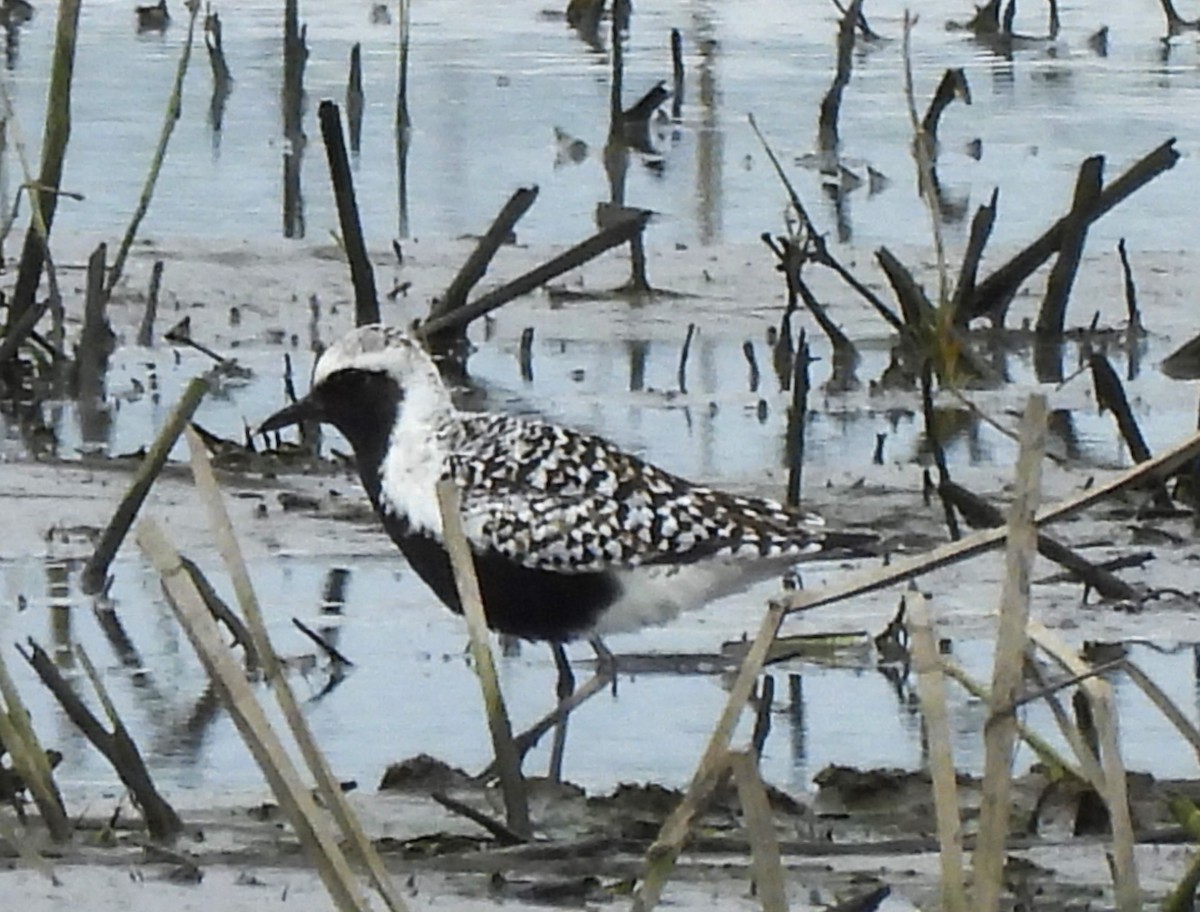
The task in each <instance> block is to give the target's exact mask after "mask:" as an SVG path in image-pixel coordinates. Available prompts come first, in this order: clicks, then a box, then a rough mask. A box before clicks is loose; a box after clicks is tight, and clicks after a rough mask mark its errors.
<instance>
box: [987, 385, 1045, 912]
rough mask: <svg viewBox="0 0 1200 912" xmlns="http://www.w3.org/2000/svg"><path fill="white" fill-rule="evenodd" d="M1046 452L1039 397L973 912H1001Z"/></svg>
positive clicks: (994, 703) (1014, 546)
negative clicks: (1016, 706) (1017, 713)
mask: <svg viewBox="0 0 1200 912" xmlns="http://www.w3.org/2000/svg"><path fill="white" fill-rule="evenodd" d="M1045 449H1046V397H1045V396H1042V395H1040V394H1034V395H1032V396H1030V397H1029V400H1028V402H1027V403H1026V405H1025V414H1024V417H1023V418H1022V419H1021V449H1020V454H1019V455H1018V457H1017V473H1016V496H1015V497H1014V498H1013V502H1012V506H1011V508H1010V509H1009V514H1008V530H1007V531H1008V548H1007V551H1006V554H1005V573H1004V588H1003V591H1002V593H1001V596H1000V627H999V632H998V634H997V638H996V658H995V665H994V667H993V669H992V688H991V699H990V700H989V701H988V718H987V722H986V723H985V725H984V762H983V797H982V801H981V804H980V810H979V836H978V841H977V842H976V844H975V855H974V857H973V859H972V862H973V864H972V870H973V873H974V883H975V891H974V896H973V903H972V908H973V909H974V910H976V912H994V910H996V909H998V908H999V905H1000V891H1001V889H1002V887H1003V877H1004V860H1005V851H1004V850H1005V844H1006V843H1007V841H1008V817H1009V811H1010V808H1009V791H1010V788H1011V785H1012V781H1011V780H1012V758H1013V747H1014V745H1015V744H1016V740H1017V720H1016V716H1015V714H1014V709H1013V707H1014V704H1015V702H1016V700H1017V699H1018V698H1019V697H1020V695H1021V690H1022V687H1023V684H1024V681H1025V651H1026V636H1025V627H1026V625H1027V624H1028V622H1029V587H1030V578H1031V576H1032V570H1033V562H1034V558H1035V556H1036V555H1037V528H1036V527H1035V526H1034V524H1033V518H1034V515H1035V514H1036V512H1037V506H1038V500H1039V499H1040V496H1041V486H1042V453H1043V451H1044V450H1045Z"/></svg>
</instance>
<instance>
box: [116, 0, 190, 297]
mask: <svg viewBox="0 0 1200 912" xmlns="http://www.w3.org/2000/svg"><path fill="white" fill-rule="evenodd" d="M199 11H200V3H199V2H198V0H194V2H192V3H191V4H189V9H188V30H187V38H186V39H185V41H184V44H183V50H182V51H181V52H180V54H179V65H178V66H177V67H176V68H175V82H174V84H173V85H172V86H171V95H170V97H169V98H168V99H167V112H166V116H165V117H164V118H163V125H162V130H161V131H160V133H159V135H158V146H157V147H156V148H155V149H154V157H153V158H152V159H151V160H150V170H149V171H148V172H146V182H145V184H143V186H142V195H141V196H140V197H138V204H137V208H136V209H135V210H134V212H133V218H131V219H130V220H129V227H128V228H126V229H125V236H124V237H122V238H121V246H120V247H118V248H117V255H116V257H115V258H114V259H113V265H112V270H111V271H110V272H109V274H108V284H107V285H106V286H105V288H104V294H105V295H106V296H109V297H111V296H112V293H113V289H114V288H116V287H117V283H118V282H119V281H120V280H121V275H122V273H123V272H124V271H125V260H126V259H127V258H128V257H129V249H130V248H131V247H132V246H133V239H134V238H135V237H136V236H137V230H138V227H139V226H140V225H141V224H142V219H144V218H145V217H146V213H147V212H148V211H149V210H150V200H151V199H152V198H153V196H154V187H155V185H156V184H157V183H158V175H159V172H160V171H162V164H163V160H164V159H165V158H166V157H167V146H168V145H169V144H170V142H171V134H172V133H174V132H175V124H176V123H178V122H179V115H180V113H181V112H182V111H183V77H184V76H186V75H187V69H188V63H189V62H190V61H191V59H192V38H193V36H194V35H195V32H196V14H197V13H198V12H199Z"/></svg>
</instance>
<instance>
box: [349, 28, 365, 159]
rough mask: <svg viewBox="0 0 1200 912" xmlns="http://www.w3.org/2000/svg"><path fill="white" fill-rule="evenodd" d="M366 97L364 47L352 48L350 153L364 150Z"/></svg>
mask: <svg viewBox="0 0 1200 912" xmlns="http://www.w3.org/2000/svg"><path fill="white" fill-rule="evenodd" d="M364 104H365V96H364V95H363V82H362V45H361V44H359V43H357V42H356V43H355V45H354V47H352V48H350V78H349V80H348V81H347V83H346V125H347V126H348V127H349V128H350V151H351V152H353V153H354V154H355V155H357V154H358V153H359V151H360V150H361V148H362V122H363V107H364Z"/></svg>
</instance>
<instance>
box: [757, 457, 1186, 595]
mask: <svg viewBox="0 0 1200 912" xmlns="http://www.w3.org/2000/svg"><path fill="white" fill-rule="evenodd" d="M1197 455H1200V434H1192V435H1191V436H1190V437H1188V438H1187V439H1186V440H1184V441H1183V442H1182V443H1179V444H1176V445H1175V446H1174V447H1172V448H1171V449H1169V450H1167V451H1165V452H1163V453H1161V454H1160V455H1158V456H1156V457H1155V458H1153V459H1151V460H1148V461H1146V462H1142V463H1138V464H1137V465H1136V466H1134V467H1133V468H1130V469H1127V470H1126V471H1124V472H1122V473H1121V474H1119V475H1117V476H1116V477H1115V478H1111V479H1109V480H1108V481H1106V482H1104V483H1103V484H1098V485H1094V486H1093V487H1091V488H1089V489H1088V490H1087V491H1084V492H1082V493H1080V494H1078V495H1076V496H1075V497H1073V498H1069V499H1068V500H1063V501H1060V502H1058V503H1056V504H1053V505H1052V506H1049V507H1045V508H1043V509H1042V510H1040V511H1039V512H1038V515H1037V516H1036V517H1035V519H1034V522H1035V524H1036V525H1037V526H1039V527H1040V526H1046V525H1049V524H1051V523H1054V522H1058V521H1059V520H1060V519H1066V518H1067V517H1068V516H1073V515H1074V514H1076V513H1078V512H1079V511H1080V510H1083V509H1085V508H1087V507H1090V506H1091V505H1092V504H1094V503H1096V502H1098V501H1100V500H1103V499H1104V498H1106V497H1111V496H1112V495H1113V494H1116V493H1117V492H1118V491H1122V490H1124V489H1125V488H1128V487H1130V486H1132V485H1135V484H1139V483H1142V482H1144V481H1146V480H1147V479H1152V478H1161V477H1164V476H1166V475H1169V474H1170V473H1171V472H1173V471H1175V470H1176V469H1178V468H1180V467H1181V466H1183V465H1185V464H1186V463H1188V462H1190V461H1191V460H1192V459H1193V458H1194V457H1195V456H1197ZM1005 535H1006V530H1005V529H1004V528H1003V527H1001V528H997V529H985V530H983V531H980V532H974V533H972V534H970V535H964V536H963V537H962V538H960V539H959V540H958V541H956V542H949V543H947V544H945V545H941V546H939V547H937V548H933V549H932V550H930V551H927V552H926V553H925V554H918V555H914V556H913V557H910V558H906V559H900V560H894V561H892V563H891V564H890V565H889V566H887V567H881V568H879V569H875V570H864V571H861V572H858V573H854V574H851V575H850V576H849V577H848V578H846V579H845V580H843V581H842V582H840V583H837V584H835V585H830V586H825V587H822V588H821V589H809V590H804V591H798V592H781V593H780V594H779V596H778V597H777V598H776V600H775V601H776V603H777V604H779V605H780V606H782V607H783V608H784V610H785V611H786V612H787V613H789V614H790V613H792V612H799V611H811V610H813V609H814V608H820V607H824V606H826V605H831V604H833V603H834V602H840V601H842V600H843V599H847V598H850V597H852V596H855V595H862V594H864V593H867V592H873V591H875V590H876V589H882V588H884V587H886V586H890V585H893V584H894V583H897V582H900V581H901V580H905V579H909V578H910V577H915V576H919V575H921V574H923V573H928V572H930V571H932V570H937V569H940V568H942V567H945V566H948V565H950V564H954V563H957V562H958V561H961V560H965V559H966V558H968V557H974V556H975V555H977V554H982V553H983V552H984V551H987V550H989V549H991V548H994V547H995V546H996V545H998V544H999V543H1000V542H1001V541H1003V540H1004V537H1005Z"/></svg>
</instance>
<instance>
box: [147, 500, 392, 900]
mask: <svg viewBox="0 0 1200 912" xmlns="http://www.w3.org/2000/svg"><path fill="white" fill-rule="evenodd" d="M137 542H138V545H139V546H140V547H141V549H142V551H143V553H145V555H146V557H147V558H148V559H149V560H150V562H151V563H152V564H153V565H154V568H155V569H156V570H157V571H158V573H159V575H160V576H161V577H162V582H163V587H164V589H165V590H166V593H167V600H168V602H170V604H171V608H172V609H173V610H174V612H175V616H176V618H178V620H179V623H180V625H181V626H182V627H183V629H184V631H185V632H186V633H187V635H188V639H189V640H191V642H192V645H193V647H194V648H195V650H196V654H197V655H198V656H199V657H200V661H201V663H202V664H203V665H204V667H205V670H206V671H207V672H208V675H209V677H210V678H211V679H212V682H213V685H214V686H215V687H216V690H217V693H218V694H219V695H220V697H221V700H222V702H223V703H224V704H225V706H226V708H227V709H228V710H229V714H230V716H231V717H232V718H233V721H234V724H235V725H236V726H237V728H238V731H239V732H240V733H241V735H242V738H243V740H245V742H246V745H247V747H249V748H250V752H251V753H252V754H253V755H254V759H255V761H256V762H257V763H258V765H259V767H260V768H261V769H262V771H263V774H264V775H265V776H266V779H267V782H268V783H269V784H270V786H271V789H272V791H274V793H275V797H276V798H277V799H278V800H279V805H280V807H282V808H283V810H284V812H285V813H286V814H287V815H288V818H289V820H290V821H291V823H292V827H293V829H294V830H295V832H296V836H297V838H298V839H299V840H300V843H301V845H303V846H304V848H305V851H307V852H308V854H309V857H310V858H311V859H312V861H313V863H314V864H315V865H316V868H317V872H318V873H319V874H320V876H321V880H322V881H323V882H324V884H325V888H326V889H327V890H328V891H329V895H330V897H331V898H332V899H333V901H334V905H335V906H336V907H337V908H338V910H339V912H368V910H369V909H370V907H369V906H368V905H367V902H366V898H365V897H364V896H363V894H362V891H361V890H360V888H359V886H358V883H357V882H356V881H355V878H354V873H353V871H351V870H350V865H349V864H348V862H347V861H346V857H345V855H343V854H342V850H341V848H340V846H339V845H338V842H337V839H336V837H335V836H334V834H333V833H332V832H331V829H330V826H329V823H328V821H326V820H325V819H324V817H322V816H321V813H320V811H319V809H318V808H317V805H316V802H315V801H314V800H313V798H312V795H311V794H310V792H309V790H308V788H307V787H306V785H305V783H304V782H303V781H302V780H301V778H300V774H299V773H298V772H297V770H296V767H295V766H294V765H293V763H292V761H291V758H290V757H289V756H288V754H287V751H286V749H285V748H284V746H283V744H282V742H280V740H279V737H278V735H276V734H275V731H274V729H272V728H271V724H270V722H269V721H267V717H266V714H265V713H264V712H263V708H262V706H260V705H259V703H258V700H257V698H256V697H255V695H254V690H253V688H252V687H251V686H250V684H249V683H248V682H247V681H246V675H245V673H244V672H243V670H242V668H241V666H240V665H239V664H238V662H237V660H236V659H235V658H234V656H233V653H232V652H231V650H230V649H229V647H228V646H226V645H225V643H224V641H223V639H222V636H221V630H220V628H219V627H218V626H217V622H216V620H215V619H214V618H213V617H212V615H211V614H210V613H209V611H208V608H207V606H206V605H205V604H204V600H203V599H202V598H201V597H200V593H199V591H198V590H197V589H196V585H195V583H194V582H192V578H191V577H190V576H189V575H188V573H187V571H186V570H185V569H184V566H183V562H182V561H181V560H180V559H179V554H178V552H177V551H176V550H175V548H174V546H173V545H172V544H171V542H170V541H169V540H168V539H167V537H166V535H165V534H164V533H163V531H162V529H161V528H160V527H159V526H158V524H157V523H156V522H155V521H154V520H152V519H143V520H142V521H141V522H139V523H138V528H137Z"/></svg>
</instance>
